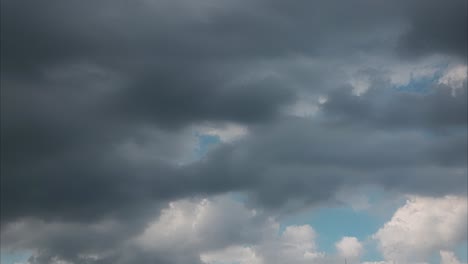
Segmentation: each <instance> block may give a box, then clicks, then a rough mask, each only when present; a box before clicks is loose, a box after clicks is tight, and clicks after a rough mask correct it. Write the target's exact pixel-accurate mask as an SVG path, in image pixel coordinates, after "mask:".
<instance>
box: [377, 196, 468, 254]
mask: <svg viewBox="0 0 468 264" xmlns="http://www.w3.org/2000/svg"><path fill="white" fill-rule="evenodd" d="M466 222H467V199H466V197H464V196H445V197H442V198H429V197H418V196H413V197H410V198H409V199H408V201H407V202H406V204H405V205H404V206H403V207H401V208H399V209H398V210H397V211H396V212H395V214H394V215H393V217H392V219H391V220H390V221H389V222H387V223H386V224H385V225H384V226H383V227H382V228H381V229H379V230H378V231H377V233H375V234H374V238H375V239H376V240H377V241H378V244H379V248H380V250H381V251H382V253H383V255H384V256H385V258H386V259H388V260H395V261H398V262H400V263H401V262H403V263H406V262H413V261H426V260H427V258H428V257H429V256H430V254H431V253H433V252H438V251H439V250H450V249H452V248H454V247H455V246H456V245H458V244H459V243H462V242H463V241H466V237H467V227H466ZM444 254H445V253H444ZM443 257H444V258H446V257H448V256H447V254H445V255H444V256H443Z"/></svg>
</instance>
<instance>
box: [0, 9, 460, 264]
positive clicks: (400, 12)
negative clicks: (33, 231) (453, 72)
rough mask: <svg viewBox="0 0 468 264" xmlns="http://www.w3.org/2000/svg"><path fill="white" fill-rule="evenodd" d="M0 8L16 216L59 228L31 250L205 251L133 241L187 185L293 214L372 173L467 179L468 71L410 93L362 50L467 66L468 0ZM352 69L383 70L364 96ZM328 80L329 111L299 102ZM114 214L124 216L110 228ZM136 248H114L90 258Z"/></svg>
mask: <svg viewBox="0 0 468 264" xmlns="http://www.w3.org/2000/svg"><path fill="white" fill-rule="evenodd" d="M1 5H2V8H1V47H0V48H1V120H2V124H1V164H2V166H1V224H2V227H4V226H7V225H10V224H12V223H16V222H18V221H26V220H28V219H34V221H45V223H56V224H58V225H59V226H60V228H57V229H53V230H50V232H48V233H45V234H44V236H43V237H42V238H41V239H38V240H34V241H33V242H31V244H28V245H27V246H26V245H23V247H25V248H33V247H34V245H38V244H43V246H42V247H40V249H41V251H40V253H39V254H38V255H35V256H34V257H33V258H32V259H31V260H30V261H31V263H48V262H51V260H52V259H53V258H54V257H57V256H59V257H60V258H63V259H65V260H68V261H73V262H75V263H135V262H157V263H188V262H190V263H194V262H196V261H200V260H199V259H197V257H198V255H197V252H196V250H194V251H190V250H189V251H187V252H186V253H187V254H179V253H180V252H178V253H174V254H172V253H167V254H165V252H155V253H153V254H149V253H144V252H139V251H138V249H129V248H128V247H126V246H124V245H123V244H122V243H125V241H126V240H128V238H129V237H132V236H134V235H135V234H137V233H138V232H141V230H142V229H143V228H144V226H145V225H146V224H147V223H148V221H150V219H153V218H154V217H156V216H157V215H158V214H159V212H160V209H161V208H162V207H164V206H165V205H166V204H167V202H168V201H172V200H176V199H180V198H184V197H191V196H201V195H214V194H219V193H225V192H229V191H243V192H246V193H248V194H249V199H250V200H249V201H250V202H251V203H252V204H255V205H256V206H259V207H260V208H263V207H264V208H268V209H272V210H273V211H275V210H280V211H281V210H282V209H285V208H286V209H289V208H288V206H289V204H290V203H291V202H297V203H298V204H301V205H310V204H316V203H322V202H328V201H330V200H332V199H333V196H334V193H335V191H337V190H338V189H339V188H341V187H343V186H351V187H353V186H359V185H361V184H377V185H380V186H383V187H384V188H388V189H392V190H396V191H398V192H410V193H424V194H431V195H442V194H447V193H460V192H464V191H465V189H464V187H465V186H466V184H467V182H466V181H467V179H466V173H467V171H466V158H467V154H466V148H467V140H466V133H467V131H466V125H467V122H466V120H467V109H466V107H467V102H466V94H467V91H466V81H465V82H464V83H463V84H464V87H465V88H463V87H462V88H461V89H460V88H458V90H457V93H456V96H452V94H451V92H452V88H453V87H448V86H447V85H446V84H437V83H434V84H433V85H432V86H431V87H428V89H427V90H428V91H429V92H428V93H427V94H421V93H420V94H417V93H410V92H404V91H397V90H395V89H394V87H393V84H392V83H391V82H390V81H388V80H387V79H386V77H385V76H383V75H384V73H383V71H382V69H378V66H377V65H362V64H366V61H365V58H366V56H369V57H373V58H374V57H375V58H379V59H380V60H381V61H386V60H388V61H392V63H394V62H395V61H399V60H401V61H404V62H405V63H412V62H415V61H416V62H420V61H423V60H424V59H425V58H428V57H431V56H433V55H439V56H443V57H444V58H446V60H449V62H450V63H460V61H462V60H463V59H464V58H466V50H465V48H464V47H466V12H464V11H466V8H465V5H466V3H465V2H463V1H445V2H443V1H435V0H434V1H411V2H410V3H409V2H408V1H392V2H389V1H374V0H358V1H353V2H342V1H321V2H316V1H313V2H311V1H295V2H287V3H286V2H284V1H263V0H256V1H240V2H239V1H236V2H234V1H227V0H226V1H207V2H206V3H197V4H195V3H193V2H192V1H188V0H187V1H186V0H180V1H166V0H163V1H150V0H139V1H133V2H131V3H130V2H128V1H107V0H101V1H74V0H73V1H67V2H64V1H58V0H49V1H42V2H38V1H29V0H19V1H18V0H17V1H13V0H2V3H1ZM362 54H365V56H363V55H362ZM447 58H448V59H447ZM301 59H304V61H301ZM444 62H447V61H444ZM358 64H359V65H358ZM397 66H398V65H397ZM397 66H395V67H397ZM353 67H356V68H359V67H362V68H365V69H366V70H368V71H366V74H367V75H369V76H370V82H371V88H370V90H369V91H367V92H366V93H364V94H363V95H361V96H356V95H354V94H353V93H352V92H351V87H349V82H348V80H345V76H346V71H347V70H349V69H354V68H353ZM369 69H371V70H369ZM304 95H306V96H304ZM318 95H322V96H325V97H327V98H328V101H327V102H326V103H324V104H322V105H320V106H318V107H317V108H318V114H317V116H314V117H313V118H296V117H291V116H289V115H287V114H285V111H284V109H285V107H287V106H290V105H291V104H292V103H294V102H296V101H297V100H302V99H304V98H306V97H307V96H310V97H311V98H315V97H316V96H318ZM307 99H310V98H308V97H307ZM226 122H232V123H235V124H240V125H243V126H246V127H248V130H249V135H248V136H246V137H245V138H243V139H242V140H239V141H235V142H233V143H226V144H221V145H220V146H218V147H217V148H214V149H213V151H210V152H209V153H208V154H207V156H206V157H204V158H203V159H201V160H196V161H193V157H192V156H193V154H190V153H191V152H193V151H194V150H193V149H194V147H196V142H195V141H196V137H195V136H194V131H193V127H194V126H196V125H203V124H215V125H219V124H223V123H226ZM194 142H195V143H194ZM191 155H192V156H191ZM189 156H190V157H189ZM188 160H189V161H191V162H189V161H188ZM181 163H182V164H185V165H181ZM148 208H151V209H148ZM103 221H111V222H112V221H115V222H116V223H118V224H117V227H113V228H111V229H109V230H107V231H106V232H96V230H95V229H94V228H95V225H96V224H97V223H101V222H103ZM2 229H3V228H2ZM231 235H232V234H231ZM22 236H25V237H27V236H28V234H22ZM226 237H228V238H226V241H228V240H229V239H231V240H236V238H232V237H230V236H229V235H226ZM2 239H3V237H2ZM237 240H242V239H237ZM220 241H221V240H220ZM226 241H224V242H223V243H225V242H226ZM244 242H245V241H244ZM226 243H227V242H226ZM33 244H34V245H33ZM220 244H222V243H220ZM19 247H20V248H21V246H19ZM121 247H125V250H122V251H124V252H123V253H122V254H116V253H115V252H114V253H112V254H109V257H108V258H107V259H101V260H99V261H97V260H93V259H83V258H80V257H79V256H80V254H82V253H86V252H95V251H99V252H107V251H109V250H110V249H112V248H114V249H115V248H117V249H120V248H121ZM178 258H179V259H178Z"/></svg>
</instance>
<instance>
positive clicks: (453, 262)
mask: <svg viewBox="0 0 468 264" xmlns="http://www.w3.org/2000/svg"><path fill="white" fill-rule="evenodd" d="M440 264H462V262H460V261H459V260H458V259H457V257H456V256H455V254H454V253H453V252H452V251H446V250H441V251H440Z"/></svg>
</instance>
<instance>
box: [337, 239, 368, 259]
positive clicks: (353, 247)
mask: <svg viewBox="0 0 468 264" xmlns="http://www.w3.org/2000/svg"><path fill="white" fill-rule="evenodd" d="M335 247H336V249H337V250H338V252H339V253H340V255H341V256H342V257H344V258H347V259H356V258H359V257H360V256H361V255H362V252H363V246H362V244H361V242H359V240H358V239H357V238H355V237H343V238H342V239H341V240H340V241H338V242H337V243H336V244H335Z"/></svg>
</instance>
